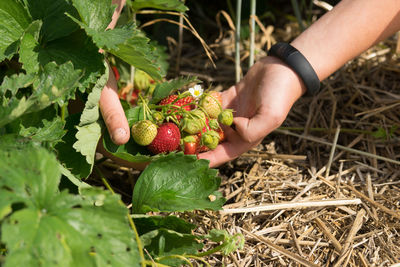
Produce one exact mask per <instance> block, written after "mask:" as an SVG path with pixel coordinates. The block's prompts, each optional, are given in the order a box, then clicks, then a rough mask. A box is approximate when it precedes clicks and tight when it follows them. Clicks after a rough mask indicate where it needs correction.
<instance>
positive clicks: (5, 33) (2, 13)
mask: <svg viewBox="0 0 400 267" xmlns="http://www.w3.org/2000/svg"><path fill="white" fill-rule="evenodd" d="M30 22H31V19H30V17H29V15H28V13H27V12H26V10H25V9H24V7H23V6H22V5H21V4H20V2H19V1H17V0H8V1H5V0H2V1H0V36H1V38H0V62H1V61H3V60H4V59H5V58H11V57H12V55H14V54H15V53H16V52H17V49H18V43H19V41H18V40H19V38H20V37H21V36H22V34H23V33H24V30H25V29H26V28H27V27H28V25H29V24H30Z"/></svg>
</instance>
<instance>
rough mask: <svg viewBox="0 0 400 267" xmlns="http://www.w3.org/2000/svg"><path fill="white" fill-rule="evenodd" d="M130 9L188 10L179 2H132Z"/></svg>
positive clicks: (136, 0)
mask: <svg viewBox="0 0 400 267" xmlns="http://www.w3.org/2000/svg"><path fill="white" fill-rule="evenodd" d="M132 7H133V8H134V9H136V10H139V9H144V8H154V9H162V10H175V11H178V12H186V11H187V10H189V9H188V8H187V7H186V6H185V5H184V4H183V2H182V1H180V0H134V1H133V2H132Z"/></svg>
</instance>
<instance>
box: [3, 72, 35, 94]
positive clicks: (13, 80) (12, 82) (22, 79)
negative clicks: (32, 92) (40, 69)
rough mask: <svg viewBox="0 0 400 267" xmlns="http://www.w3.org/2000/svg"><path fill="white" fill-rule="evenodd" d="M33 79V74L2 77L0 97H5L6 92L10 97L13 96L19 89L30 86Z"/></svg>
mask: <svg viewBox="0 0 400 267" xmlns="http://www.w3.org/2000/svg"><path fill="white" fill-rule="evenodd" d="M35 78H36V76H35V74H34V73H29V74H25V73H19V74H13V75H12V76H10V77H8V76H6V77H4V80H3V83H2V84H1V85H0V96H2V95H5V93H6V92H10V93H11V96H12V97H13V96H15V95H16V94H17V92H18V90H19V89H21V88H26V87H28V86H30V85H32V84H33V82H34V80H35Z"/></svg>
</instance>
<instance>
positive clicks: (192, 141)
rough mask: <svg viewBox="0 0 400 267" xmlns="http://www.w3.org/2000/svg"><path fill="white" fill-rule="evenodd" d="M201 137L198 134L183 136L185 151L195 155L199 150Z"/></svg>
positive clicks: (186, 153)
mask: <svg viewBox="0 0 400 267" xmlns="http://www.w3.org/2000/svg"><path fill="white" fill-rule="evenodd" d="M199 142H200V138H199V137H198V136H197V135H188V136H186V137H185V138H183V147H182V150H183V153H184V154H185V155H194V154H197V152H198V146H199Z"/></svg>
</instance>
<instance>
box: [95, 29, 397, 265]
mask: <svg viewBox="0 0 400 267" xmlns="http://www.w3.org/2000/svg"><path fill="white" fill-rule="evenodd" d="M265 27H266V28H265V31H261V32H260V33H259V34H258V35H257V39H256V40H257V47H258V49H259V53H258V55H257V56H258V57H260V56H262V55H264V54H265V52H263V51H262V49H265V48H266V47H267V46H268V45H270V44H271V43H272V42H275V41H276V40H278V41H286V40H288V39H290V38H291V37H293V35H294V34H296V33H297V32H298V27H296V25H295V24H290V23H289V24H287V25H286V26H285V27H284V28H282V29H275V28H274V27H272V26H268V25H265ZM231 34H232V32H230V31H229V29H228V30H226V29H225V30H224V31H223V35H222V38H220V39H213V40H206V41H207V43H208V45H209V47H210V50H211V51H213V52H214V53H215V55H216V57H215V58H214V62H215V65H216V67H214V66H213V64H212V63H211V61H210V59H209V58H208V57H207V55H206V53H205V52H204V50H202V49H201V45H200V42H197V44H196V45H197V46H194V45H193V43H194V41H193V39H192V38H188V41H185V42H183V46H182V47H181V49H180V50H179V49H178V44H177V43H176V42H172V43H170V46H169V51H170V53H171V66H173V67H172V70H173V71H174V72H175V73H174V74H173V75H176V73H177V72H178V73H179V74H180V75H188V74H195V75H198V76H199V78H200V79H202V80H203V82H204V84H205V85H207V86H211V87H213V88H214V89H216V90H224V89H226V88H227V87H228V86H229V85H232V84H234V77H235V75H234V68H233V65H234V64H233V63H232V60H233V55H232V53H233V50H232V49H233V38H232V37H233V36H232V35H231ZM184 40H186V39H184ZM186 42H187V43H186ZM243 43H244V44H245V43H246V42H243ZM396 44H397V39H396V37H391V38H390V39H388V40H386V41H385V42H382V43H380V44H378V45H377V46H375V47H373V48H371V49H370V50H368V51H367V52H366V53H364V54H362V55H361V56H360V57H358V58H356V59H355V60H353V61H351V62H349V63H348V64H346V65H345V66H343V68H341V69H340V70H338V71H337V72H336V73H334V74H333V75H332V76H331V77H329V78H328V79H326V80H325V81H323V83H322V90H321V93H319V94H318V95H317V96H316V97H312V98H311V97H303V98H301V99H300V100H299V101H298V102H297V103H296V104H295V106H294V107H293V109H292V110H291V112H290V114H289V116H288V117H287V119H286V120H285V122H284V123H283V125H282V127H280V128H279V129H277V130H276V131H274V132H273V133H271V134H270V135H269V136H267V137H266V138H265V139H264V141H263V142H262V144H260V145H259V146H258V147H256V148H255V149H253V150H251V151H249V152H248V153H245V154H243V155H242V156H241V157H240V158H238V159H236V160H234V161H231V162H229V163H226V164H225V165H223V166H221V167H219V168H218V170H219V175H220V176H221V177H222V184H221V187H220V191H221V192H222V193H223V195H224V196H225V198H226V199H227V202H226V204H225V206H224V210H223V211H220V212H211V211H210V212H208V211H207V212H204V211H201V212H195V213H190V214H180V216H183V217H186V218H187V219H189V220H190V221H193V222H195V223H196V224H197V225H199V228H198V229H196V232H197V233H206V232H207V231H208V230H209V229H213V228H217V229H227V230H228V231H229V232H230V233H231V234H235V233H242V234H243V235H244V237H245V240H246V242H245V247H244V249H242V250H238V251H236V252H234V253H231V254H230V255H228V256H222V255H221V254H218V253H217V254H214V255H212V256H210V257H209V258H208V259H207V261H208V262H209V263H210V264H211V265H212V266H299V265H305V266H318V265H320V266H346V265H347V266H393V265H394V264H396V263H399V262H400V232H399V231H400V223H399V220H400V161H399V157H400V142H399V141H400V130H399V129H398V126H399V125H400V117H399V114H400V102H399V101H400V64H399V60H398V55H399V54H398V53H396ZM194 47H196V49H194ZM243 49H245V47H243ZM178 54H179V55H180V56H178ZM242 55H243V57H242V59H243V66H245V64H247V63H246V52H245V51H242ZM177 59H179V61H177ZM178 63H179V68H178V67H176V66H177V65H176V64H178ZM243 72H246V67H244V68H243ZM266 119H268V118H266ZM100 167H101V168H102V170H103V171H104V173H106V175H107V176H108V178H109V180H110V182H111V184H112V185H113V187H114V188H115V189H116V191H117V192H119V193H121V195H122V196H123V198H124V199H126V200H127V202H128V203H129V200H130V194H131V192H132V190H131V188H132V186H133V184H134V180H135V177H137V175H138V174H139V173H140V172H139V171H136V170H131V169H126V168H124V167H120V166H118V165H115V164H114V163H113V162H111V161H109V160H107V161H105V162H103V163H102V164H101V166H100ZM94 183H95V182H94ZM209 245H210V246H213V244H209Z"/></svg>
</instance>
